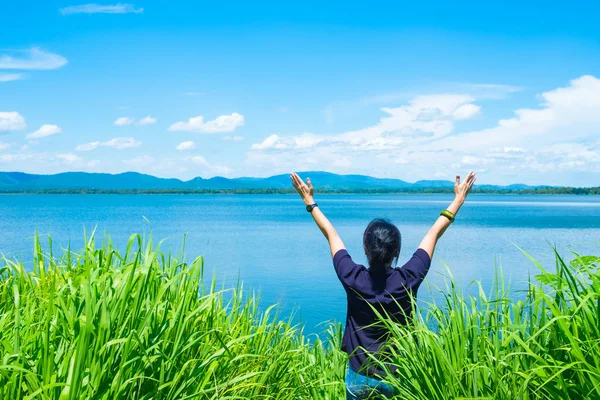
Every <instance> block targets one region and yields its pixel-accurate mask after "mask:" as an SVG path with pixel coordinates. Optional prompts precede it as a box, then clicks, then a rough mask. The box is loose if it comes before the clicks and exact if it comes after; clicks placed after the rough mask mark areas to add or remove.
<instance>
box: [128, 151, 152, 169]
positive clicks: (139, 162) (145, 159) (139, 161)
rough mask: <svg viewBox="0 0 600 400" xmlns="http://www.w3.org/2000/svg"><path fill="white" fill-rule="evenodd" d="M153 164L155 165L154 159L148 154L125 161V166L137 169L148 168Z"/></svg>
mask: <svg viewBox="0 0 600 400" xmlns="http://www.w3.org/2000/svg"><path fill="white" fill-rule="evenodd" d="M153 163H154V158H152V157H150V156H149V155H147V154H144V155H142V156H137V157H134V158H130V159H128V160H123V164H126V165H129V166H131V167H135V168H143V167H147V166H149V165H151V164H153Z"/></svg>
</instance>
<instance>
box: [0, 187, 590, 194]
mask: <svg viewBox="0 0 600 400" xmlns="http://www.w3.org/2000/svg"><path fill="white" fill-rule="evenodd" d="M319 193H320V194H322V195H349V194H350V195H352V194H353V195H393V194H411V195H415V194H420V195H443V194H446V195H447V194H453V189H452V188H432V189H420V190H388V189H373V190H351V189H349V190H320V191H319ZM47 194H53V195H73V194H79V195H106V194H114V195H215V194H219V195H291V194H296V192H295V190H293V189H198V190H180V189H124V190H118V189H40V190H5V191H2V190H0V195H47ZM472 194H474V195H477V194H488V195H512V196H524V195H525V196H527V195H570V196H597V195H600V187H598V188H542V189H522V190H496V189H473V192H472Z"/></svg>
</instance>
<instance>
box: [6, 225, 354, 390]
mask: <svg viewBox="0 0 600 400" xmlns="http://www.w3.org/2000/svg"><path fill="white" fill-rule="evenodd" d="M50 248H51V242H50ZM203 269H204V262H203V259H202V258H197V259H195V260H194V261H193V262H192V263H190V264H186V263H181V262H177V261H176V260H175V259H174V258H172V257H169V256H166V255H164V254H162V253H160V252H159V251H158V250H157V249H155V248H153V246H152V243H151V241H148V242H147V243H146V244H144V243H142V240H141V238H140V236H137V235H134V236H132V237H131V239H130V240H129V243H128V245H127V248H126V250H125V252H119V251H117V250H116V249H115V248H113V247H112V245H111V244H110V243H108V244H106V245H104V246H103V247H101V248H96V247H95V241H94V239H90V240H88V241H87V244H86V246H85V249H84V250H83V251H81V252H73V251H70V250H67V251H66V252H65V254H64V256H62V257H60V258H54V257H53V256H51V252H50V251H49V252H44V251H42V246H41V244H40V243H39V241H38V240H36V243H35V261H34V268H33V271H31V272H27V271H26V270H25V268H24V266H23V264H21V263H19V262H15V261H11V260H4V265H3V266H2V267H1V268H0V355H1V357H0V398H2V399H11V400H13V399H35V398H39V399H151V398H152V399H192V398H193V399H292V398H294V399H295V398H323V399H338V398H341V397H343V393H344V392H343V390H344V388H343V382H342V377H343V374H344V364H345V361H344V356H343V354H342V353H341V352H340V351H339V350H337V348H338V347H339V342H340V336H339V328H337V330H336V329H334V328H333V327H332V328H331V329H330V335H329V338H328V339H327V340H326V341H321V340H320V339H317V340H313V341H310V342H309V341H308V340H307V338H306V337H305V336H304V335H303V334H302V331H301V329H299V328H298V327H295V326H294V325H293V324H292V323H291V321H289V320H288V321H282V320H279V319H278V318H277V314H276V309H275V308H274V307H270V308H268V309H266V310H265V311H264V312H260V311H259V309H258V301H257V299H256V298H254V297H247V296H245V295H244V291H243V288H242V286H241V285H239V286H238V287H236V288H233V289H229V290H217V289H216V287H215V286H216V285H215V281H214V279H213V280H212V281H209V282H205V281H204V278H203V277H204V271H203Z"/></svg>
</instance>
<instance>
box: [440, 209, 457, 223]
mask: <svg viewBox="0 0 600 400" xmlns="http://www.w3.org/2000/svg"><path fill="white" fill-rule="evenodd" d="M440 215H443V216H444V217H446V218H448V219H449V220H450V223H452V222H454V218H455V217H456V215H454V213H453V212H451V211H448V210H443V211H442V212H441V213H440Z"/></svg>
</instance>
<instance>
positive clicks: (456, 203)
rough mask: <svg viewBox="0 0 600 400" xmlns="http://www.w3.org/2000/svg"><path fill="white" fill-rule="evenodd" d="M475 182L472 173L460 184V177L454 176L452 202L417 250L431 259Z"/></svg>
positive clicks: (475, 178)
mask: <svg viewBox="0 0 600 400" xmlns="http://www.w3.org/2000/svg"><path fill="white" fill-rule="evenodd" d="M476 180H477V176H476V175H475V173H474V172H473V171H471V172H469V175H467V178H466V179H465V180H464V181H463V182H462V183H461V182H460V175H456V181H455V182H454V195H455V197H454V200H453V201H452V203H450V205H449V206H448V208H447V209H446V210H444V211H446V212H442V215H440V216H439V218H438V219H437V220H436V221H435V223H434V224H433V226H432V227H431V228H430V229H429V232H427V234H426V235H425V237H424V238H423V241H421V244H420V245H419V248H421V249H423V250H425V251H426V252H427V254H429V258H432V257H433V251H434V250H435V245H436V244H437V241H438V239H439V238H441V237H442V235H443V234H444V232H445V231H446V229H447V228H448V227H449V226H450V224H451V223H452V222H453V221H454V216H455V215H456V214H457V213H458V210H460V208H461V207H462V205H463V204H464V202H465V199H466V198H467V195H468V194H469V191H470V190H471V188H472V187H473V183H475V181H476ZM448 211H449V213H448Z"/></svg>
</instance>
